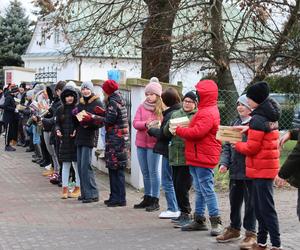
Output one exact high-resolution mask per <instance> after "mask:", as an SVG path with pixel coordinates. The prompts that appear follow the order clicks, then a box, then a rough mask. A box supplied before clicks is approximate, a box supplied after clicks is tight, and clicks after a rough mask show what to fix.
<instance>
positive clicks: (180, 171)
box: [172, 166, 193, 214]
mask: <svg viewBox="0 0 300 250" xmlns="http://www.w3.org/2000/svg"><path fill="white" fill-rule="evenodd" d="M172 169H173V171H172V172H173V183H174V189H175V194H176V199H177V203H178V207H179V210H180V211H181V212H182V213H187V214H189V213H191V211H192V209H191V204H190V198H189V191H190V189H191V187H192V183H193V178H192V176H191V174H190V170H189V167H187V166H172Z"/></svg>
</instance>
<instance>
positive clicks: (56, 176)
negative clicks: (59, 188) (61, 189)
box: [50, 173, 59, 185]
mask: <svg viewBox="0 0 300 250" xmlns="http://www.w3.org/2000/svg"><path fill="white" fill-rule="evenodd" d="M50 183H52V184H53V185H57V184H58V183H59V173H54V174H53V175H52V177H51V178H50Z"/></svg>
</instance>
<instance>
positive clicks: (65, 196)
mask: <svg viewBox="0 0 300 250" xmlns="http://www.w3.org/2000/svg"><path fill="white" fill-rule="evenodd" d="M61 198H62V199H68V187H63V188H62V195H61Z"/></svg>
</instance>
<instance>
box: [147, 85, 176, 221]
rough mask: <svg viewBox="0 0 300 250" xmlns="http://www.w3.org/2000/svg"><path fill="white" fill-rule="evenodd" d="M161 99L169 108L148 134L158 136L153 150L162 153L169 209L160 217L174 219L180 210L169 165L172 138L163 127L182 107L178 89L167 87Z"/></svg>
mask: <svg viewBox="0 0 300 250" xmlns="http://www.w3.org/2000/svg"><path fill="white" fill-rule="evenodd" d="M161 99H162V101H163V103H164V104H165V106H166V107H167V109H166V110H164V111H163V120H162V123H161V127H160V128H149V130H148V134H149V135H151V136H155V137H156V138H157V142H156V143H155V146H154V148H153V151H154V152H155V153H158V154H161V155H162V169H161V182H162V187H163V189H164V192H165V197H166V200H167V210H166V211H163V212H161V213H160V215H159V218H161V219H174V218H177V217H179V215H180V211H179V208H178V204H177V199H176V195H175V189H174V184H173V177H172V168H171V167H170V165H169V142H170V140H171V138H170V137H167V136H165V134H164V132H163V129H164V127H165V126H166V124H167V122H168V121H169V120H170V118H171V115H172V113H173V112H175V111H176V110H179V109H180V108H181V103H180V102H181V100H180V96H179V94H178V92H177V90H176V89H174V88H167V89H166V90H165V91H164V92H163V93H162V95H161Z"/></svg>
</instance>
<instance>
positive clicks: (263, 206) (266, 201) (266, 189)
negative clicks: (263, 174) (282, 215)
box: [253, 179, 281, 247]
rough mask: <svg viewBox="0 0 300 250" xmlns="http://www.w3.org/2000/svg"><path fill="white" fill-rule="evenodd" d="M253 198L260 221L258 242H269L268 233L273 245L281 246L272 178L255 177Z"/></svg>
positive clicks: (257, 217)
mask: <svg viewBox="0 0 300 250" xmlns="http://www.w3.org/2000/svg"><path fill="white" fill-rule="evenodd" d="M253 198H254V208H255V214H256V219H257V221H258V233H257V242H258V243H261V244H266V243H267V238H268V233H269V234H270V240H271V243H272V246H273V247H280V246H281V241H280V232H279V223H278V217H277V213H276V210H275V204H274V199H273V180H272V179H253Z"/></svg>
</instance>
